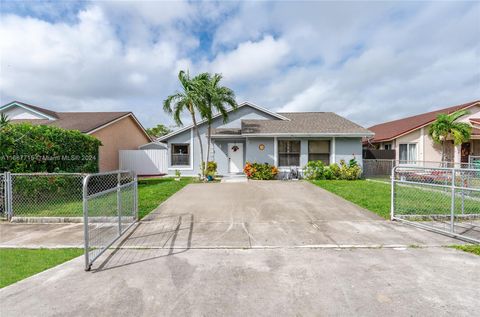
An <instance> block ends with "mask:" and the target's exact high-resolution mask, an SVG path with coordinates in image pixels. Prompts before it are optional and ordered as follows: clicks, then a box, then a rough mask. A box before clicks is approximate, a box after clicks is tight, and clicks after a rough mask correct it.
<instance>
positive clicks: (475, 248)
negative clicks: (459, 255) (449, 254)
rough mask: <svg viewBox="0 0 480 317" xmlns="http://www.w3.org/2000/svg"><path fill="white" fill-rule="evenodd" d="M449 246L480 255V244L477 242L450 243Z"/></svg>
mask: <svg viewBox="0 0 480 317" xmlns="http://www.w3.org/2000/svg"><path fill="white" fill-rule="evenodd" d="M451 248H454V249H457V250H461V251H464V252H469V253H473V254H476V255H480V245H478V244H465V245H452V246H451Z"/></svg>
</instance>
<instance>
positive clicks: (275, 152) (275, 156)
mask: <svg viewBox="0 0 480 317" xmlns="http://www.w3.org/2000/svg"><path fill="white" fill-rule="evenodd" d="M273 165H275V166H277V167H278V142H277V137H274V138H273Z"/></svg>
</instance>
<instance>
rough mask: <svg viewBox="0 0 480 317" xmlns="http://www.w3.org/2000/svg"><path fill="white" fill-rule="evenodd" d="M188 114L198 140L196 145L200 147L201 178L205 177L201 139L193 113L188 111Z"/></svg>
mask: <svg viewBox="0 0 480 317" xmlns="http://www.w3.org/2000/svg"><path fill="white" fill-rule="evenodd" d="M190 113H191V114H192V121H193V127H194V129H195V132H196V134H197V138H198V143H199V145H200V162H201V163H200V166H201V169H202V174H201V175H202V178H203V177H204V176H205V168H204V165H205V161H204V160H203V144H202V139H201V138H200V131H199V130H198V126H197V119H196V118H195V113H194V112H193V111H190ZM192 164H193V162H192Z"/></svg>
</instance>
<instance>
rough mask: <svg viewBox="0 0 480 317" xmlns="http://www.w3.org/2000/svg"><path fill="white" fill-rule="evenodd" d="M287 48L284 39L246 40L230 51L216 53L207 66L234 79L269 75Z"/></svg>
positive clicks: (279, 62) (285, 53)
mask: <svg viewBox="0 0 480 317" xmlns="http://www.w3.org/2000/svg"><path fill="white" fill-rule="evenodd" d="M289 50H290V48H289V47H288V44H287V43H286V42H285V41H284V40H282V39H278V40H276V39H274V38H273V37H272V36H265V37H264V38H263V39H262V40H260V41H258V42H252V41H247V42H244V43H241V44H239V45H238V47H237V48H236V49H234V50H232V51H229V52H227V53H220V54H218V55H217V57H216V58H215V60H214V61H212V63H211V64H210V66H209V68H210V69H211V70H212V71H213V72H218V73H222V74H224V75H225V76H227V77H229V78H235V81H242V80H245V79H250V80H251V79H252V78H255V79H260V78H263V77H271V75H272V73H271V71H273V70H274V69H275V68H276V67H278V66H279V64H281V63H282V61H283V59H284V57H285V56H286V55H287V54H288V52H289Z"/></svg>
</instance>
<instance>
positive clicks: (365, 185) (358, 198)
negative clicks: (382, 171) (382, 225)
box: [312, 180, 390, 219]
mask: <svg viewBox="0 0 480 317" xmlns="http://www.w3.org/2000/svg"><path fill="white" fill-rule="evenodd" d="M312 183H313V184H315V185H317V186H319V187H321V188H323V189H326V190H328V191H329V192H332V193H334V194H336V195H338V196H340V197H342V198H344V199H346V200H348V201H351V202H353V203H355V204H357V205H359V206H361V207H363V208H365V209H368V210H370V211H372V212H374V213H376V214H377V215H379V216H381V217H383V218H385V219H389V218H390V186H389V185H388V184H384V183H379V182H371V181H366V180H357V181H346V180H317V181H312Z"/></svg>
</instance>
